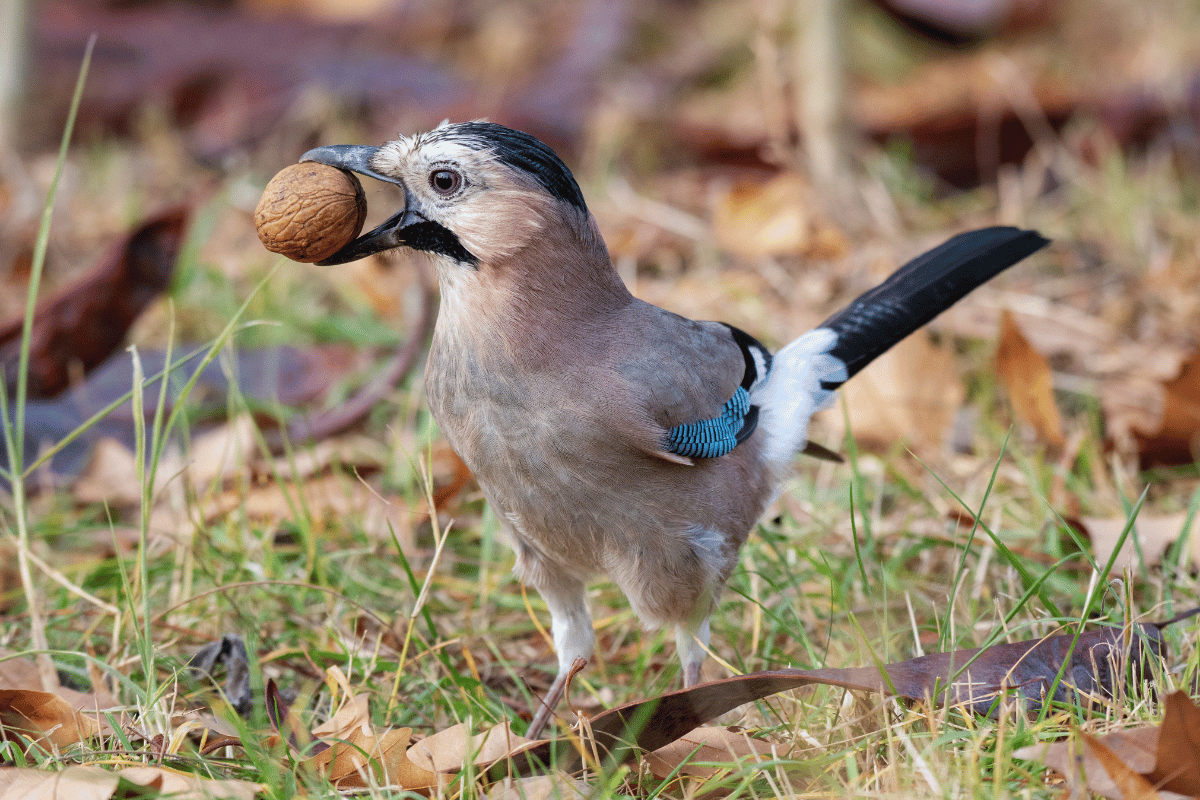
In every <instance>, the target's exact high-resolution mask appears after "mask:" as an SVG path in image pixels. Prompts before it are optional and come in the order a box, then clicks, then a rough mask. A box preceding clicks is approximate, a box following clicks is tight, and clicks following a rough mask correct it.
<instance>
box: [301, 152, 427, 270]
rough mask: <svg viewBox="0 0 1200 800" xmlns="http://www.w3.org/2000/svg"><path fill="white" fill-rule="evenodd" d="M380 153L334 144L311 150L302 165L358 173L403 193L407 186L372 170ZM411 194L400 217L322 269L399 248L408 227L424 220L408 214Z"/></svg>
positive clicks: (390, 219)
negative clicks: (392, 186)
mask: <svg viewBox="0 0 1200 800" xmlns="http://www.w3.org/2000/svg"><path fill="white" fill-rule="evenodd" d="M377 152H379V148H378V147H371V146H370V145H364V144H334V145H328V146H326V147H317V148H314V149H312V150H309V151H308V152H307V153H305V154H304V155H302V156H300V161H302V162H304V161H313V162H316V163H318V164H328V165H329V166H331V167H337V168H338V169H344V170H349V171H350V172H357V173H358V174H359V175H366V176H367V177H369V178H374V179H375V180H378V181H383V182H385V183H392V184H395V185H397V186H399V187H400V188H401V189H404V184H403V183H402V182H401V181H399V180H397V179H396V178H391V177H388V176H387V175H381V174H380V173H378V172H376V171H375V170H374V169H372V168H371V158H372V157H373V156H374V155H375V154H376V153H377ZM407 197H408V192H407V190H406V191H405V198H406V199H405V208H403V209H401V210H400V211H399V212H398V213H396V214H393V215H392V216H390V217H388V218H387V219H386V220H385V221H384V222H383V224H381V225H380V226H379V227H377V228H375V230H373V231H371V232H369V233H364V234H363V235H362V236H360V237H358V238H357V239H355V240H354V241H352V242H350V243H349V244H347V245H346V246H345V247H343V248H342V249H341V250H338V251H337V252H336V253H334V254H333V255H331V256H330V257H329V258H327V259H325V260H324V261H319V262H317V263H318V265H319V266H322V267H329V266H333V265H334V264H345V263H348V262H350V261H357V260H358V259H360V258H366V257H367V256H369V255H371V254H372V253H379V252H382V251H384V250H391V249H393V248H396V247H400V246H402V245H403V244H404V233H403V229H404V227H405V226H406V225H408V224H411V223H412V222H414V221H423V218H422V217H421V216H420V215H418V214H415V213H411V214H410V213H409V211H408V208H407Z"/></svg>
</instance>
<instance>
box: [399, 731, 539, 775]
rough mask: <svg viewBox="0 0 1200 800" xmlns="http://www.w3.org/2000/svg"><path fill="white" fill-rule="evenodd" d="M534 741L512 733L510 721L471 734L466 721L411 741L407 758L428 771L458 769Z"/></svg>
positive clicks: (510, 751) (489, 761) (506, 753)
mask: <svg viewBox="0 0 1200 800" xmlns="http://www.w3.org/2000/svg"><path fill="white" fill-rule="evenodd" d="M532 742H533V740H532V739H526V738H525V737H524V736H519V735H517V734H515V733H513V731H512V728H511V727H510V725H509V723H507V722H506V723H504V724H502V725H496V726H494V727H491V728H489V729H488V730H486V731H484V732H483V733H477V734H472V733H471V728H470V726H469V725H468V724H467V723H465V722H460V723H459V724H457V725H452V726H450V727H449V728H446V729H445V730H440V731H438V732H437V733H435V734H433V735H432V736H428V737H426V738H425V739H422V740H421V741H419V742H417V743H416V744H414V745H413V746H412V747H410V748H409V750H408V757H409V758H410V759H411V760H412V762H413V763H414V764H416V765H417V766H418V767H421V768H422V769H426V770H428V771H430V772H439V773H449V772H457V771H458V770H461V769H463V768H464V767H466V765H467V764H475V765H481V764H491V763H494V762H495V761H497V760H499V759H501V758H505V757H507V756H508V755H509V754H510V753H512V752H513V751H514V750H517V749H519V748H523V747H526V746H528V745H529V744H531V743H532Z"/></svg>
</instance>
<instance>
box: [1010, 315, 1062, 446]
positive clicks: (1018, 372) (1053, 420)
mask: <svg viewBox="0 0 1200 800" xmlns="http://www.w3.org/2000/svg"><path fill="white" fill-rule="evenodd" d="M996 373H997V375H998V376H999V378H1000V383H1002V384H1003V385H1004V388H1005V390H1006V391H1007V392H1008V400H1009V402H1010V403H1012V407H1013V413H1014V414H1016V416H1017V419H1019V420H1020V421H1021V422H1023V423H1024V424H1026V425H1028V426H1029V427H1030V428H1031V429H1032V430H1033V431H1034V432H1035V433H1036V434H1037V438H1038V440H1039V441H1042V442H1044V443H1046V444H1049V445H1052V446H1054V447H1056V448H1057V447H1062V446H1063V444H1064V442H1065V441H1066V440H1065V438H1064V437H1063V430H1062V418H1061V417H1060V416H1059V413H1058V406H1057V405H1055V402H1054V373H1053V372H1052V371H1051V369H1050V362H1048V361H1047V360H1046V357H1045V356H1043V355H1042V354H1041V353H1039V352H1038V351H1037V350H1035V349H1034V348H1033V345H1031V344H1030V343H1029V340H1028V339H1026V338H1025V335H1024V334H1023V333H1022V332H1021V329H1020V327H1018V326H1017V322H1016V320H1015V319H1014V318H1013V315H1012V312H1010V311H1008V310H1005V311H1004V313H1003V314H1002V315H1001V317H1000V343H999V345H998V346H997V348H996Z"/></svg>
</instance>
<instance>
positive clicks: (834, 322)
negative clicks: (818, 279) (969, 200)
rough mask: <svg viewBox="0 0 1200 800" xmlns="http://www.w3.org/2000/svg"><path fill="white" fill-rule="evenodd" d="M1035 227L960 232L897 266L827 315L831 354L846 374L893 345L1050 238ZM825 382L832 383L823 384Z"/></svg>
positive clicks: (869, 361) (850, 374)
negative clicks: (833, 337) (833, 335)
mask: <svg viewBox="0 0 1200 800" xmlns="http://www.w3.org/2000/svg"><path fill="white" fill-rule="evenodd" d="M1049 241H1050V240H1049V239H1046V238H1045V237H1043V236H1042V235H1041V234H1039V233H1038V232H1037V231H1023V230H1020V229H1018V228H1006V227H995V228H983V229H981V230H977V231H969V232H967V233H960V234H959V235H958V236H955V237H953V238H952V239H950V240H948V241H947V242H945V243H943V244H941V245H939V246H938V247H935V248H933V249H932V250H930V251H929V252H927V253H924V254H923V255H920V256H917V257H916V258H914V259H913V260H912V261H909V262H908V263H907V264H905V265H904V266H902V267H901V268H900V269H898V270H896V272H895V273H893V274H892V276H891V277H890V278H888V279H887V280H886V281H884V282H883V283H881V284H879V285H878V286H876V287H875V288H874V289H872V290H870V291H869V292H866V293H865V294H863V295H862V296H860V297H859V298H858V299H857V300H855V301H854V302H852V303H851V304H850V305H848V306H846V307H845V308H844V309H842V310H841V311H839V312H837V313H836V314H834V315H833V316H831V317H830V318H829V319H827V320H825V322H824V324H823V325H822V326H821V327H823V328H831V329H833V330H834V331H836V332H837V335H838V341H837V345H836V346H835V347H834V348H833V350H832V351H831V355H833V356H835V357H836V358H838V359H840V360H841V361H843V362H844V363H845V364H846V378H847V380H848V379H849V378H851V377H853V376H854V375H855V373H857V372H858V371H859V370H861V369H862V368H863V367H865V366H866V365H867V364H870V363H871V362H872V361H874V360H875V358H876V357H878V356H879V355H881V354H882V353H883V352H884V351H886V350H887V349H888V348H890V347H892V345H894V344H896V343H897V342H899V341H900V340H901V339H903V338H904V337H906V336H908V335H909V334H910V333H912V332H913V331H915V330H916V329H917V328H919V327H921V326H922V325H924V324H925V323H927V322H929V321H930V320H931V319H933V318H934V317H936V316H937V315H938V314H940V313H942V312H943V311H945V310H946V309H947V308H949V307H950V306H952V305H954V304H955V303H957V302H958V301H959V300H961V299H962V298H963V297H964V296H965V295H966V294H967V293H968V292H970V291H971V290H972V289H974V288H975V287H977V286H979V285H980V284H982V283H984V282H986V281H988V280H989V279H991V278H992V277H994V276H996V275H998V274H1000V273H1001V272H1003V271H1004V270H1006V269H1008V268H1009V267H1011V266H1012V265H1013V264H1016V263H1017V262H1018V261H1020V260H1021V259H1023V258H1025V257H1026V256H1028V255H1030V254H1031V253H1035V252H1037V251H1038V250H1040V249H1042V248H1043V247H1045V246H1046V245H1047V244H1048V243H1049ZM825 388H829V389H831V388H836V385H826V386H825Z"/></svg>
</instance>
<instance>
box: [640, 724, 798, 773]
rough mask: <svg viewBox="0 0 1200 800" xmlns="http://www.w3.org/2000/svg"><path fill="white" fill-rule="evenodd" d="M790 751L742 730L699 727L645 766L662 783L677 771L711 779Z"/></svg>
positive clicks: (651, 757)
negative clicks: (745, 763)
mask: <svg viewBox="0 0 1200 800" xmlns="http://www.w3.org/2000/svg"><path fill="white" fill-rule="evenodd" d="M790 749H791V748H789V747H787V746H783V745H777V744H772V743H770V742H764V741H763V740H761V739H755V738H752V737H751V736H750V735H749V734H747V733H746V732H745V731H742V730H738V729H734V728H728V727H724V726H714V725H709V726H705V727H700V728H696V729H695V730H694V731H691V732H690V733H688V734H685V735H684V736H681V737H679V738H678V739H676V740H675V741H673V742H671V743H670V744H667V745H664V746H662V747H660V748H658V749H657V750H655V751H654V752H652V753H649V754H648V755H647V756H646V763H647V764H648V765H649V767H650V771H651V772H653V773H654V775H655V776H656V777H657V778H659V779H660V780H665V779H666V778H667V777H669V776H670V775H672V774H675V772H676V770H678V771H679V773H678V774H681V775H689V776H694V777H698V778H711V777H712V776H714V775H717V774H719V773H721V772H722V771H726V770H728V769H731V768H732V767H734V766H735V765H737V764H740V763H743V762H746V761H749V762H752V763H759V762H763V761H770V760H773V759H776V758H781V757H786V756H787V754H788V751H789V750H790ZM702 762H715V763H717V764H722V765H727V766H714V765H713V764H712V763H708V764H704V763H702Z"/></svg>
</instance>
